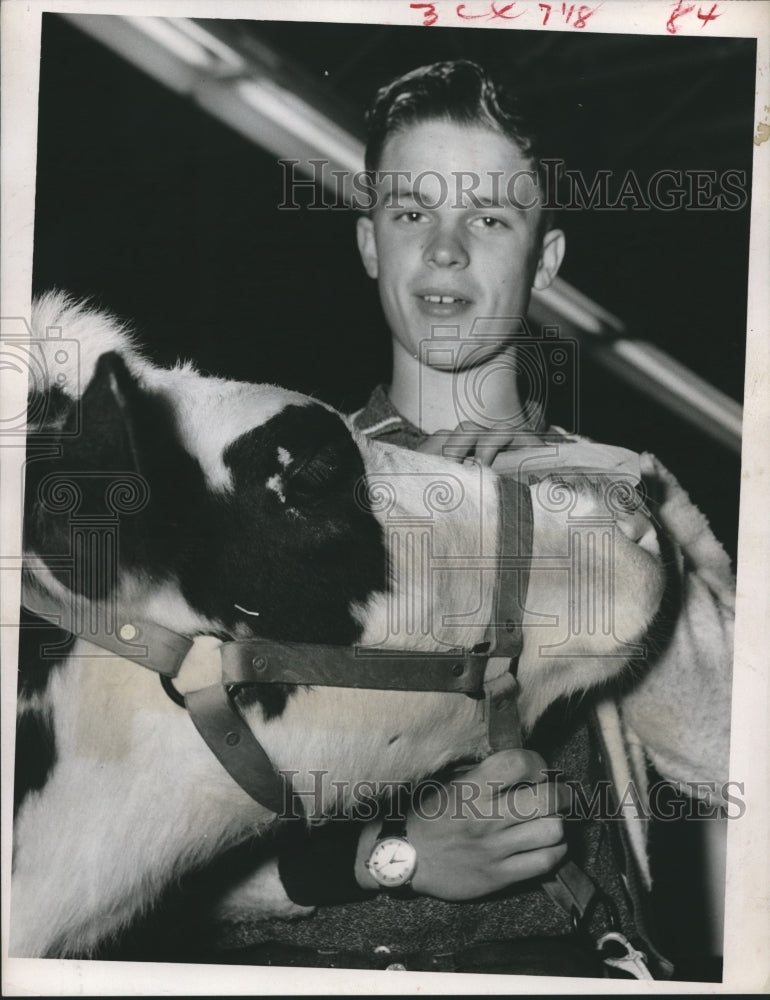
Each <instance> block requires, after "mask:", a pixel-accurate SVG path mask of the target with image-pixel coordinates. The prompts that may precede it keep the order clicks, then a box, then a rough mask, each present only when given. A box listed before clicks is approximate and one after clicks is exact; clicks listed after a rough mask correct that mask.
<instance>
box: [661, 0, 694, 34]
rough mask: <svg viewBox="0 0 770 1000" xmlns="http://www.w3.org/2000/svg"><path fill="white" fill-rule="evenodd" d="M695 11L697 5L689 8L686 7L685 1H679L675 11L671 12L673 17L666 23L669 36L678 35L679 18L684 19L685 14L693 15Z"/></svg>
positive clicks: (692, 4)
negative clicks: (677, 23)
mask: <svg viewBox="0 0 770 1000" xmlns="http://www.w3.org/2000/svg"><path fill="white" fill-rule="evenodd" d="M694 10H695V4H694V3H691V4H690V6H689V7H685V6H684V3H683V0H679V2H678V3H677V5H676V7H675V8H674V10H673V11H672V12H671V17H669V19H668V21H666V31H667V32H668V33H669V35H675V34H676V21H677V18H680V17H684V15H685V14H691V13H692V12H693V11H694Z"/></svg>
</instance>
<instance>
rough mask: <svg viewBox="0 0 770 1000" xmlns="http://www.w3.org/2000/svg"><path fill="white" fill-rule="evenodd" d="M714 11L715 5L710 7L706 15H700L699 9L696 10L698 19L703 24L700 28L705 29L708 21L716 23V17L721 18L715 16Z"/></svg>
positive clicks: (719, 15)
mask: <svg viewBox="0 0 770 1000" xmlns="http://www.w3.org/2000/svg"><path fill="white" fill-rule="evenodd" d="M716 9H717V5H716V4H713V6H712V7H711V10H710V11H709V12H708V14H701V10H700V7H699V8H698V17H699V18H700V19H701V21H703V24H702V25H701V28H705V27H706V25H707V24H708V23H709V21H716V19H717V18H718V17H721V16H722V15H721V14H715V13H714V11H715V10H716Z"/></svg>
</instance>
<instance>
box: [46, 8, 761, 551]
mask: <svg viewBox="0 0 770 1000" xmlns="http://www.w3.org/2000/svg"><path fill="white" fill-rule="evenodd" d="M228 24H229V26H230V28H231V29H232V30H233V31H234V32H235V33H236V34H238V35H239V37H240V39H241V40H243V39H244V38H245V39H246V42H247V43H248V41H249V40H253V42H254V43H255V44H259V43H268V44H270V45H271V46H272V47H274V48H275V49H277V51H278V52H279V53H283V54H285V55H284V59H283V60H282V62H281V66H282V69H283V71H284V72H286V73H289V74H290V73H291V71H292V68H293V67H296V69H297V72H298V73H301V74H303V76H304V78H305V80H306V81H307V80H309V81H310V82H311V83H312V85H313V86H314V88H315V92H316V94H317V97H318V99H319V100H320V101H323V102H325V103H326V104H327V105H328V106H330V107H333V108H335V109H337V111H338V113H339V115H340V117H341V118H342V119H343V120H344V121H345V122H350V123H352V125H353V127H356V128H358V130H359V131H360V129H361V122H362V117H363V111H364V109H365V107H366V105H367V103H368V101H369V100H370V98H371V96H372V95H373V93H374V92H375V90H376V89H377V87H378V86H380V85H381V84H382V83H383V82H385V81H386V80H388V79H389V78H390V77H391V76H392V75H394V74H395V73H399V72H402V71H405V70H407V69H410V68H413V67H414V66H415V65H419V64H421V63H425V62H429V61H432V60H433V59H438V58H455V57H470V58H475V59H478V60H479V61H481V62H483V63H485V64H487V65H489V66H490V67H491V68H493V69H495V70H497V71H498V72H499V73H500V74H501V75H503V76H504V77H506V78H507V79H509V80H510V81H512V82H513V83H514V84H515V85H516V87H517V89H518V90H519V92H520V93H521V94H522V96H523V97H524V99H525V100H528V101H529V102H530V104H531V105H532V106H533V110H534V111H535V113H536V114H537V116H538V117H537V119H536V120H537V121H538V123H540V122H542V123H544V127H543V131H544V133H545V141H546V148H547V149H548V150H549V151H553V153H554V154H555V155H558V156H560V157H562V158H563V159H564V160H565V161H566V164H567V166H568V167H569V168H570V169H578V170H581V171H583V173H584V175H585V176H586V177H587V178H589V179H590V178H591V177H592V176H593V175H594V174H595V172H596V171H597V170H600V169H605V170H607V169H609V170H612V171H613V174H614V175H615V176H616V178H618V180H617V182H616V183H619V178H622V176H623V175H624V174H625V173H626V171H627V170H629V169H633V170H634V171H635V172H636V174H637V176H638V177H639V178H640V180H641V182H642V184H644V182H645V179H646V178H647V177H649V176H650V175H651V174H652V173H654V172H655V171H656V170H661V169H672V170H676V169H690V170H692V169H696V170H709V169H710V170H716V171H717V173H718V174H721V173H722V172H723V171H724V170H727V169H732V170H744V171H745V172H746V176H747V184H750V177H751V156H752V129H753V103H754V72H755V70H754V63H755V43H754V41H753V40H752V39H720V38H702V37H697V38H689V37H687V38H685V37H681V36H678V35H677V36H664V37H646V36H619V35H598V34H597V35H591V34H586V33H581V32H571V33H562V32H553V33H549V32H525V31H512V30H506V29H496V30H480V29H474V30H468V29H449V28H435V29H426V28H418V27H414V28H411V27H410V28H407V27H392V26H372V25H334V24H302V23H291V24H286V23H281V22H264V21H262V22H260V21H258V22H253V21H252V22H233V23H230V22H228ZM40 84H41V89H40V128H39V156H38V183H37V200H36V218H35V259H34V284H35V290H36V291H40V290H43V289H45V288H49V287H52V286H57V287H60V288H65V289H67V290H70V291H72V292H74V293H76V294H78V295H83V294H87V295H93V296H95V298H96V300H97V302H99V303H100V304H101V305H103V306H105V307H106V308H109V309H111V310H113V311H116V312H118V313H119V314H121V315H122V316H124V317H127V318H130V319H132V320H134V321H135V322H136V325H137V327H138V329H139V331H140V333H141V335H142V339H143V341H144V342H145V343H146V344H147V345H148V346H149V347H150V349H151V351H152V353H153V354H154V356H155V357H156V358H157V359H158V360H160V361H171V360H174V359H175V358H176V357H177V356H178V355H180V354H181V355H183V356H186V357H190V358H193V359H194V360H195V361H196V362H197V363H198V364H199V365H200V366H202V367H203V368H204V369H206V370H211V371H213V372H216V373H220V374H222V375H225V376H230V377H235V378H242V379H248V380H256V381H276V382H279V383H281V384H284V385H287V386H290V387H293V388H297V389H300V390H302V391H305V392H310V393H313V394H316V395H318V396H320V397H321V398H323V399H325V400H327V401H329V402H331V403H333V404H334V405H337V406H339V407H341V408H342V409H346V410H352V409H355V408H357V407H358V406H360V405H361V404H362V403H363V402H364V400H365V398H366V396H367V395H368V392H369V390H370V388H371V387H372V386H373V385H374V384H376V383H377V382H378V381H380V380H382V379H383V378H386V377H387V373H388V362H389V342H388V334H387V330H386V328H385V326H384V322H383V320H382V317H381V315H380V311H379V303H378V300H377V295H376V289H375V286H374V283H373V282H371V281H370V280H369V279H368V278H367V277H366V276H365V275H364V272H363V268H362V266H361V264H360V261H359V259H358V252H357V250H356V247H355V240H354V221H355V220H354V216H353V213H352V212H348V211H308V210H306V209H303V210H300V211H278V210H277V208H276V206H277V205H278V204H279V203H280V202H281V200H282V198H283V195H282V177H283V172H282V169H281V168H280V167H279V166H278V164H277V163H276V159H275V157H273V156H272V155H270V154H268V153H266V152H264V151H262V150H260V149H258V148H257V147H255V146H254V145H253V144H252V143H249V142H248V141H246V140H245V139H244V138H242V137H241V136H239V135H238V134H236V133H235V132H233V131H232V130H230V129H229V128H227V127H226V126H225V125H223V124H222V123H220V122H218V121H216V120H215V119H213V118H211V117H209V116H208V115H207V114H205V113H204V112H202V111H200V110H199V109H197V108H196V107H195V106H194V105H193V104H192V103H191V102H190V101H188V100H186V99H185V98H182V97H179V96H177V95H175V94H173V93H172V92H171V91H169V90H167V89H165V88H164V87H163V86H161V85H160V84H159V83H156V82H155V81H154V80H152V79H150V78H149V77H147V76H146V75H145V74H143V73H142V72H140V71H139V70H137V69H135V68H134V67H133V66H131V65H130V64H128V63H127V62H125V61H123V60H122V59H120V58H119V57H118V56H116V55H114V54H113V53H112V52H110V51H109V50H107V49H106V48H104V47H103V46H102V45H100V44H98V43H97V42H95V41H94V40H92V39H91V38H90V37H88V36H87V35H85V34H83V33H82V32H80V31H79V30H78V29H77V28H75V27H74V26H72V25H71V24H70V23H68V22H67V21H65V20H64V19H63V18H61V17H59V16H57V15H52V14H46V15H44V17H43V35H42V60H41V80H40ZM749 211H750V206H749V204H747V205H746V207H745V208H744V209H743V210H741V211H733V212H731V211H722V212H717V211H705V210H704V211H697V210H688V209H681V210H674V211H670V212H664V211H659V210H655V209H653V210H651V211H646V212H640V211H630V210H621V211H610V212H601V211H578V212H575V211H571V212H565V213H562V218H561V219H560V220H559V221H560V224H561V225H562V226H563V228H565V230H566V232H567V237H568V249H567V256H566V259H565V263H564V266H563V269H562V275H563V277H565V278H566V279H567V280H568V281H569V282H571V283H572V284H574V285H575V286H576V287H577V288H579V289H580V290H581V291H583V292H585V293H586V294H588V295H589V296H590V297H592V298H593V299H595V300H596V301H597V302H599V303H600V304H601V305H603V306H604V307H605V308H607V309H609V310H610V311H611V312H614V313H615V314H616V315H618V316H619V317H620V318H621V319H622V320H623V321H624V322H625V323H626V324H627V326H628V328H629V331H630V333H631V334H632V335H633V336H636V337H641V338H643V339H646V340H649V341H652V342H653V343H655V344H657V345H659V346H660V347H662V348H663V349H665V350H666V351H668V352H669V353H670V354H672V355H673V356H674V357H676V358H678V359H679V360H681V361H683V362H685V363H686V364H687V365H689V366H690V367H691V368H692V369H694V370H695V371H696V372H698V373H699V374H700V375H702V376H703V377H705V378H707V379H708V380H710V381H711V382H713V383H714V384H715V385H717V386H718V387H719V388H721V389H722V390H723V391H725V392H727V393H729V394H730V395H731V396H733V397H734V398H735V399H739V400H740V399H741V396H742V389H743V373H744V352H745V329H746V284H747V261H748V233H749ZM578 378H579V383H580V385H579V388H580V400H581V403H580V410H579V429H580V430H581V431H582V432H583V433H585V434H587V435H589V436H591V437H594V438H597V439H599V440H604V441H606V442H608V443H613V444H621V445H625V446H627V447H630V448H634V449H636V450H649V451H653V452H654V453H656V454H657V455H658V456H659V457H660V458H661V460H662V461H663V462H664V464H666V465H667V466H668V467H669V468H670V469H671V470H672V471H673V472H674V473H675V474H676V475H677V476H678V477H679V479H680V480H681V481H682V483H683V485H684V486H685V487H686V488H687V489H688V490H689V492H690V493H691V495H692V497H693V499H694V500H695V502H696V503H697V504H698V505H699V506H700V507H701V508H702V509H703V510H704V511H705V513H706V514H707V515H708V516H709V517H710V519H711V521H712V524H713V526H714V528H715V531H716V534H717V535H718V537H720V539H721V540H723V542H724V544H725V545H726V547H727V548H728V550H729V551H730V553H731V554H732V555H734V553H735V547H736V535H737V501H738V476H739V469H740V465H739V460H738V457H737V456H736V455H735V454H734V453H732V452H730V451H729V450H728V449H727V448H725V447H723V446H721V445H718V444H715V443H713V442H712V441H711V440H710V439H709V438H707V437H706V436H705V435H704V434H702V433H701V432H700V431H699V430H698V429H697V428H695V427H693V426H692V425H688V424H685V423H683V422H682V421H681V420H678V419H677V418H675V417H673V416H671V415H669V413H668V412H667V411H665V410H664V409H663V408H661V407H659V406H658V405H656V404H654V403H652V402H650V401H649V400H648V399H647V398H646V397H644V396H643V395H641V394H640V393H638V392H637V391H635V390H633V389H630V388H629V387H628V386H627V385H626V384H625V383H623V382H620V381H619V380H618V379H617V378H615V377H612V376H610V375H608V374H607V373H606V372H605V371H604V370H602V369H601V368H599V367H598V366H596V364H595V363H594V362H592V361H591V359H590V358H588V357H586V354H585V352H583V353H582V354H581V355H580V363H579V366H578ZM553 416H554V417H555V418H556V419H557V420H558V419H559V417H560V414H558V413H556V414H554V415H553Z"/></svg>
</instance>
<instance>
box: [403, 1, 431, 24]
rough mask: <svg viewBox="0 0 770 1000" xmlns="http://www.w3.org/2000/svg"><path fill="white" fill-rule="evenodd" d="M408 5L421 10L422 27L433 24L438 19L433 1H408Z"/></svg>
mask: <svg viewBox="0 0 770 1000" xmlns="http://www.w3.org/2000/svg"><path fill="white" fill-rule="evenodd" d="M409 7H410V8H411V9H412V10H421V11H423V15H422V17H423V22H422V27H423V28H429V27H430V26H431V25H432V24H435V23H436V21H438V14H437V13H436V5H435V3H410V4H409Z"/></svg>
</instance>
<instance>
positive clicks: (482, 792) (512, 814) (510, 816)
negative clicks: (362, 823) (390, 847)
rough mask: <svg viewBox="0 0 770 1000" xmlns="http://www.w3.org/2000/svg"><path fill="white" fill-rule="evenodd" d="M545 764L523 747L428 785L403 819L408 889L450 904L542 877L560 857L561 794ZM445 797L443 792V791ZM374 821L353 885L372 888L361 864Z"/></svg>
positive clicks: (373, 834)
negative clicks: (413, 864) (410, 849)
mask: <svg viewBox="0 0 770 1000" xmlns="http://www.w3.org/2000/svg"><path fill="white" fill-rule="evenodd" d="M545 766H546V765H545V761H544V760H543V759H542V758H541V757H539V756H538V755H537V754H536V753H533V752H532V751H530V750H505V751H502V752H500V753H496V754H493V755H492V756H491V757H488V758H487V759H486V760H484V761H482V762H481V763H480V764H477V765H476V766H475V767H473V768H471V769H470V770H468V771H464V772H463V773H462V774H460V775H457V776H456V777H455V778H454V779H452V780H451V781H449V782H448V783H447V784H446V785H445V786H442V788H441V790H438V789H437V788H435V787H431V786H430V785H428V786H427V788H428V791H426V792H425V794H423V795H422V796H421V797H420V798H419V800H418V809H417V811H414V812H411V813H410V814H409V816H408V818H407V836H408V837H409V840H410V841H411V842H412V844H414V846H415V848H416V850H417V871H416V872H415V875H414V878H413V879H412V882H411V886H412V888H413V889H414V891H415V892H417V893H420V894H422V895H426V896H434V897H436V898H438V899H446V900H452V901H458V900H470V899H478V898H480V897H482V896H487V895H489V894H490V893H493V892H497V891H499V890H501V889H505V888H507V887H508V886H511V885H513V884H515V883H517V882H523V881H525V880H527V879H531V878H542V877H543V876H545V875H547V874H548V873H549V872H551V871H553V869H554V868H556V867H557V865H559V864H560V862H561V861H562V860H563V859H564V857H565V855H566V853H567V845H566V843H565V842H564V830H563V821H562V818H561V817H560V816H559V815H558V809H559V807H560V805H561V806H562V807H564V806H565V805H566V804H567V803H566V801H565V793H566V789H564V788H563V787H560V786H558V785H556V784H553V783H548V782H547V780H546V775H545V774H544V773H543V768H545ZM444 793H446V794H444ZM378 830H379V821H377V822H376V823H372V824H369V825H368V826H367V827H366V829H365V830H364V833H363V834H362V837H361V842H360V844H359V851H358V860H357V865H356V874H357V878H358V881H359V883H360V884H361V885H362V886H364V887H367V888H375V883H374V880H373V879H371V876H369V874H368V872H366V869H365V867H364V862H365V861H366V858H367V857H368V856H369V852H370V851H371V848H372V846H373V844H374V840H375V839H376V837H377V833H378Z"/></svg>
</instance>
